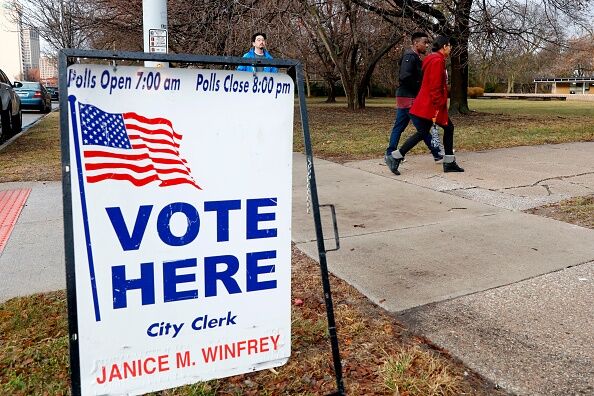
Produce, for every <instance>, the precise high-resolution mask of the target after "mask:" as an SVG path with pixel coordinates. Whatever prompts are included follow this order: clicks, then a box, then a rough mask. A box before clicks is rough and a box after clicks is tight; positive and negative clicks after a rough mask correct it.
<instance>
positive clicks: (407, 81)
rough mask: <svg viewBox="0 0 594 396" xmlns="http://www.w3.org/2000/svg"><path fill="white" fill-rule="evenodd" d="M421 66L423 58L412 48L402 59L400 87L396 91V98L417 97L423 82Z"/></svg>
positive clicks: (406, 51) (399, 77)
mask: <svg viewBox="0 0 594 396" xmlns="http://www.w3.org/2000/svg"><path fill="white" fill-rule="evenodd" d="M421 66H422V62H421V58H420V57H419V55H418V54H417V53H416V52H415V51H413V50H412V49H410V48H408V49H407V50H405V51H404V54H403V55H402V59H400V73H399V75H398V80H399V82H400V85H399V86H398V90H397V91H396V96H400V97H405V98H414V97H416V96H417V94H418V93H419V89H421V81H422V80H423V70H422V67H421Z"/></svg>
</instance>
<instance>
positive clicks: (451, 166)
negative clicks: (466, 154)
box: [443, 161, 464, 173]
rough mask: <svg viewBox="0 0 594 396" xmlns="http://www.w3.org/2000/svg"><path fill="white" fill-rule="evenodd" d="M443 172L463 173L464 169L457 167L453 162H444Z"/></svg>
mask: <svg viewBox="0 0 594 396" xmlns="http://www.w3.org/2000/svg"><path fill="white" fill-rule="evenodd" d="M443 171H444V172H445V173H448V172H464V169H463V168H460V167H459V166H458V164H457V163H456V161H454V162H448V163H446V162H444V163H443Z"/></svg>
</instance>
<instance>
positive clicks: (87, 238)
mask: <svg viewBox="0 0 594 396" xmlns="http://www.w3.org/2000/svg"><path fill="white" fill-rule="evenodd" d="M68 102H69V105H70V117H71V120H72V134H73V137H72V138H73V142H74V151H75V157H76V169H77V176H78V188H79V192H80V203H81V207H82V215H83V227H84V231H85V242H86V246H87V259H88V263H89V276H90V277H91V291H92V293H93V306H94V308H95V321H97V322H99V321H101V312H100V310H99V298H98V296H97V284H96V281H95V266H94V263H93V249H92V246H91V235H90V232H89V217H88V213H87V202H86V198H85V182H84V178H83V167H82V159H81V152H80V143H79V131H78V124H77V120H76V97H75V96H74V95H70V96H68Z"/></svg>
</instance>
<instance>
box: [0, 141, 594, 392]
mask: <svg viewBox="0 0 594 396" xmlns="http://www.w3.org/2000/svg"><path fill="white" fill-rule="evenodd" d="M457 159H458V162H459V163H460V165H461V166H463V167H465V168H466V172H465V173H460V174H453V173H448V174H444V173H443V172H442V171H441V165H440V164H435V163H434V162H433V159H432V158H431V156H430V155H428V154H426V155H418V156H407V161H406V162H405V163H404V164H403V165H402V169H401V170H402V175H401V176H395V175H393V174H392V173H390V172H389V171H388V169H387V168H386V166H385V165H384V164H383V160H382V159H380V158H378V159H374V160H367V161H356V162H349V163H346V164H336V163H332V162H328V161H323V160H318V159H316V160H315V162H314V166H315V171H316V177H317V181H318V190H319V195H320V202H321V203H333V204H335V205H336V211H337V217H338V225H339V230H340V236H341V240H340V241H341V248H340V250H338V251H336V252H329V253H328V264H329V267H330V269H331V271H332V272H333V273H334V274H336V275H337V276H339V277H341V278H342V279H344V280H346V281H347V282H349V283H350V284H352V285H354V286H355V287H357V288H358V289H359V290H360V291H361V292H362V293H364V294H365V295H366V296H367V297H368V298H370V299H371V300H372V301H374V302H375V303H377V304H378V305H380V306H382V307H384V308H385V309H386V310H388V311H389V312H392V313H393V314H394V315H395V316H396V317H397V318H398V319H399V320H401V321H403V322H405V323H407V324H408V325H409V326H410V327H411V328H412V329H414V330H415V331H417V332H419V333H421V334H423V335H425V336H426V337H427V338H429V339H430V340H432V341H433V342H434V343H435V344H436V345H438V346H440V347H442V348H444V349H446V350H448V351H450V352H451V353H452V354H453V355H454V356H456V357H458V358H460V359H461V360H462V361H463V362H464V363H465V364H466V365H468V366H469V367H470V368H472V369H473V370H475V371H477V372H478V373H480V374H482V375H483V376H485V377H486V378H488V379H489V380H491V381H493V382H494V383H496V384H498V385H500V386H501V387H503V388H504V389H506V390H508V391H510V392H512V393H516V394H520V395H570V394H571V395H582V394H588V395H591V394H594V322H593V320H594V319H593V318H594V308H593V307H594V305H592V301H594V230H590V229H586V228H582V227H578V226H574V225H571V224H567V223H563V222H559V221H556V220H552V219H546V218H542V217H539V216H536V215H531V214H526V213H523V212H522V210H524V209H527V208H530V207H536V206H540V205H542V204H544V203H551V202H557V201H559V200H562V199H565V198H569V197H574V196H582V195H590V194H593V193H594V142H586V143H572V144H561V145H544V146H534V147H517V148H511V149H501V150H490V151H485V152H477V153H458V154H457ZM293 169H294V171H293V190H294V196H293V225H292V234H293V241H294V242H295V243H296V245H297V247H299V248H300V249H301V250H302V251H304V252H305V253H306V254H308V255H310V256H311V257H313V258H314V259H316V260H317V258H318V253H317V247H316V243H315V233H314V228H313V220H312V217H311V214H308V213H307V211H306V207H307V198H306V197H307V194H306V166H305V158H304V156H303V155H301V154H295V155H294V166H293ZM16 188H31V189H32V192H31V195H30V196H29V199H28V201H27V203H26V205H25V207H24V208H23V211H22V213H21V216H20V218H19V220H18V222H17V224H16V227H15V229H14V231H13V233H12V235H11V237H10V239H9V240H8V243H7V245H6V247H5V249H4V251H3V252H2V253H0V301H5V300H7V299H9V298H12V297H15V296H19V295H26V294H31V293H35V292H40V291H49V290H57V289H61V288H64V287H65V274H64V248H63V227H62V196H61V186H60V183H58V182H45V183H43V182H38V183H6V184H1V185H0V189H16ZM323 221H324V232H325V238H326V239H327V242H326V245H327V247H328V248H331V247H332V245H333V235H332V227H331V223H330V216H329V212H326V210H325V209H323ZM338 331H339V335H340V328H339V329H338Z"/></svg>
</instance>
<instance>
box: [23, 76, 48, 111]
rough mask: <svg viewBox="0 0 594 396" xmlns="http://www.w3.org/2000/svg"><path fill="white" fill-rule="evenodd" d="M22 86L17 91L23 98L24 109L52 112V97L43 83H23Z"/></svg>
mask: <svg viewBox="0 0 594 396" xmlns="http://www.w3.org/2000/svg"><path fill="white" fill-rule="evenodd" d="M21 84H22V86H21V87H20V88H16V89H15V91H16V93H17V94H18V95H19V97H20V98H21V104H22V106H23V109H37V110H39V111H40V112H42V113H49V112H50V111H51V110H52V96H51V95H50V93H49V92H48V90H47V89H46V88H45V86H44V85H43V84H42V83H40V82H36V81H21Z"/></svg>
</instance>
